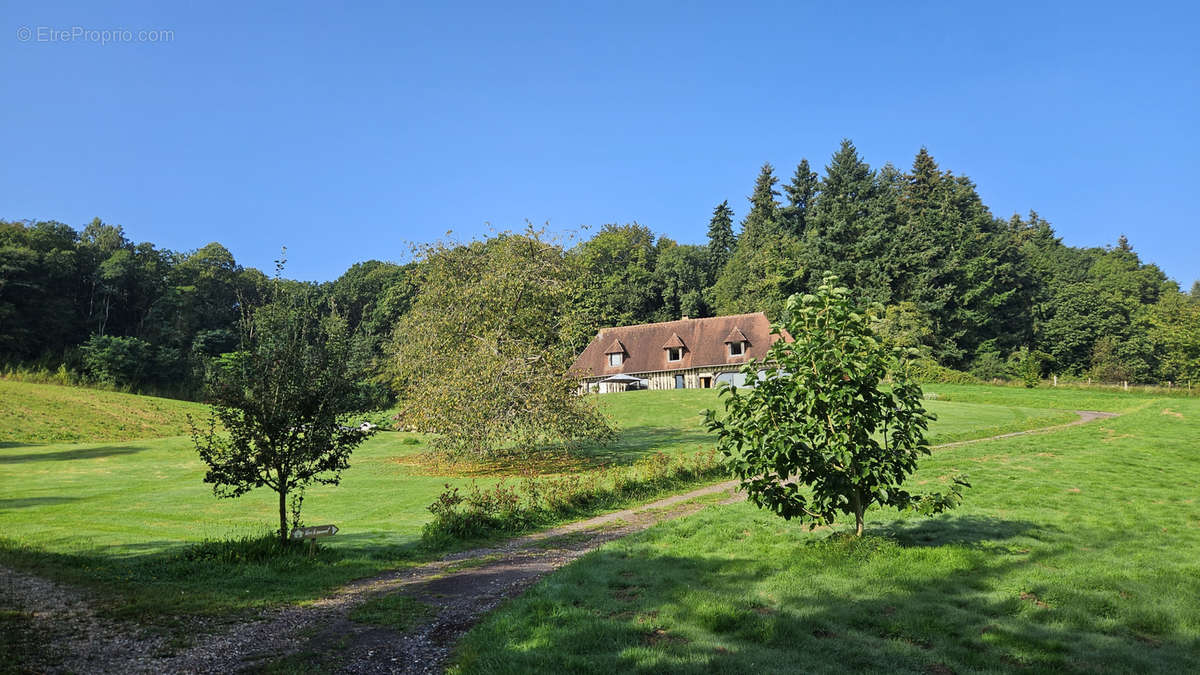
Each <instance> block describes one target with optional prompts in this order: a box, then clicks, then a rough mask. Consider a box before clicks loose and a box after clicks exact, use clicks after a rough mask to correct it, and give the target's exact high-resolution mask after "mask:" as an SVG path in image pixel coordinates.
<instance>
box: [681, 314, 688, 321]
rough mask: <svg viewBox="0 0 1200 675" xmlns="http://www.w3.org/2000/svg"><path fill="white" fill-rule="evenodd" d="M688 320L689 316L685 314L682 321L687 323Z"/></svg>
mask: <svg viewBox="0 0 1200 675" xmlns="http://www.w3.org/2000/svg"><path fill="white" fill-rule="evenodd" d="M687 320H688V315H687V314H684V315H683V318H682V319H680V321H687Z"/></svg>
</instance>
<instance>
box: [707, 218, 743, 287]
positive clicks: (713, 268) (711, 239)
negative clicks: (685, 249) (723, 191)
mask: <svg viewBox="0 0 1200 675" xmlns="http://www.w3.org/2000/svg"><path fill="white" fill-rule="evenodd" d="M735 248H737V238H736V237H735V236H734V234H733V209H731V208H729V200H728V199H726V200H725V201H723V202H721V203H720V204H717V207H716V208H715V209H713V217H712V220H711V221H709V223H708V276H709V283H712V281H713V280H715V279H716V276H717V275H718V274H720V272H721V270H722V269H724V267H725V263H727V262H729V258H730V256H732V255H733V250H734V249H735Z"/></svg>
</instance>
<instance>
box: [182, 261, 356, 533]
mask: <svg viewBox="0 0 1200 675" xmlns="http://www.w3.org/2000/svg"><path fill="white" fill-rule="evenodd" d="M275 294H276V297H275V298H274V300H272V301H271V302H270V303H268V304H266V305H264V306H262V307H259V308H257V309H254V310H253V311H252V312H251V311H247V314H246V316H245V317H243V319H242V322H241V345H240V348H239V350H238V351H236V352H233V353H229V354H224V355H222V356H221V357H219V358H217V359H214V360H213V362H212V363H211V364H210V366H209V368H208V376H207V385H208V392H209V400H210V402H211V404H212V414H211V415H210V417H209V420H208V424H207V425H206V428H203V429H201V428H198V425H197V424H195V423H194V422H192V420H191V418H190V417H189V423H191V424H192V440H193V443H194V444H195V447H196V451H197V452H198V453H199V454H200V459H202V460H203V461H204V463H205V464H207V465H208V472H207V473H206V474H205V475H204V482H205V483H212V485H213V493H214V494H216V496H218V497H240V496H241V495H243V494H245V493H247V492H249V491H250V490H252V489H254V488H258V487H264V486H266V487H269V488H271V489H272V490H274V491H275V492H276V493H278V495H279V536H280V538H281V541H282V542H283V543H284V544H285V545H286V544H287V541H288V515H289V512H288V510H289V501H288V500H289V497H290V498H291V502H290V507H291V516H292V521H293V522H292V524H293V525H297V524H298V520H299V517H300V505H301V503H302V501H303V494H304V489H305V488H306V487H308V486H309V485H311V484H313V483H317V484H322V485H336V484H337V483H338V482H339V480H340V476H341V472H342V471H343V470H344V469H346V468H347V467H348V466H349V465H350V464H349V459H350V453H351V451H352V450H353V449H354V448H355V447H357V446H358V444H359V443H361V442H362V441H363V440H365V439H366V438H367V437H368V436H369V435H370V431H366V430H363V429H360V428H359V426H358V425H357V424H355V423H354V420H352V419H351V418H350V417H348V416H349V415H350V414H352V413H357V412H363V408H364V407H367V406H368V405H369V404H368V401H370V397H369V396H363V394H362V392H361V391H360V389H361V385H360V384H359V383H358V379H357V378H356V375H357V373H356V364H357V363H360V362H361V356H362V351H363V350H361V349H359V348H358V347H359V345H357V344H356V342H357V341H356V338H355V335H354V332H353V331H352V330H351V329H350V328H349V326H347V323H346V321H345V319H343V318H342V317H340V316H338V315H337V314H336V312H333V311H331V309H332V308H329V307H323V306H321V303H320V302H319V300H318V296H317V294H316V292H315V289H311V288H292V289H287V290H285V289H284V288H283V284H282V282H279V281H278V280H276V284H275Z"/></svg>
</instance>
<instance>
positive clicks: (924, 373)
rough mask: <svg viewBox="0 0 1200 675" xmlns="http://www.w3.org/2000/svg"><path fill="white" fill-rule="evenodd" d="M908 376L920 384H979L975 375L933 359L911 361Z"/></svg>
mask: <svg viewBox="0 0 1200 675" xmlns="http://www.w3.org/2000/svg"><path fill="white" fill-rule="evenodd" d="M908 377H909V379H910V380H912V381H913V382H917V383H920V384H979V379H978V378H977V377H975V376H974V375H971V374H970V373H964V372H962V371H961V370H954V369H953V368H947V367H946V366H942V365H938V363H937V362H936V361H934V360H933V359H919V360H915V361H911V362H909V364H908Z"/></svg>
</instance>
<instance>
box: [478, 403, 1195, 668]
mask: <svg viewBox="0 0 1200 675" xmlns="http://www.w3.org/2000/svg"><path fill="white" fill-rule="evenodd" d="M1014 391H1020V390H1014ZM1005 393H1007V392H1005ZM1040 393H1041V392H1032V394H1033V395H1034V396H1035V397H1036V396H1037V395H1038V394H1040ZM1128 402H1129V400H1128V399H1125V400H1124V402H1122V401H1118V402H1117V403H1121V404H1123V403H1128ZM1071 407H1074V406H1071ZM1080 407H1082V406H1080ZM1089 407H1098V406H1097V405H1096V400H1093V401H1092V402H1090V403H1089ZM1125 407H1128V406H1125ZM1135 407H1136V408H1137V409H1136V410H1133V411H1132V412H1128V413H1127V414H1125V415H1124V416H1122V417H1120V418H1116V419H1109V420H1101V421H1097V422H1094V423H1091V424H1088V425H1083V426H1077V427H1072V428H1070V429H1066V430H1063V431H1059V432H1055V433H1053V434H1047V435H1033V436H1023V437H1017V438H1010V439H1004V440H999V441H991V442H986V443H979V444H973V445H969V446H963V447H959V448H952V449H946V450H943V451H938V452H936V453H935V454H934V456H933V457H932V458H927V459H926V460H925V462H924V464H923V465H922V466H923V468H922V469H921V471H920V472H919V473H918V474H917V475H916V476H915V479H914V481H913V482H914V486H915V487H917V488H920V487H932V486H933V485H936V484H937V483H938V482H939V478H940V477H942V476H945V475H948V474H952V473H955V472H957V471H965V472H967V473H968V474H969V475H970V478H971V481H972V483H973V484H974V488H973V489H971V490H969V491H968V492H967V496H966V502H965V504H964V505H963V506H962V507H961V508H960V509H958V510H957V511H955V512H953V513H950V514H947V515H944V516H941V517H938V518H934V519H922V518H915V517H914V518H903V517H901V518H897V516H896V514H895V512H888V511H882V512H878V511H877V512H874V513H873V514H872V516H871V519H870V521H869V524H868V535H867V536H866V537H864V538H863V539H862V540H854V539H853V538H850V537H847V536H845V535H844V534H841V533H839V532H831V531H830V530H828V529H818V530H817V531H815V532H810V531H809V530H808V529H807V528H806V527H803V526H800V525H798V524H793V523H787V522H785V521H783V520H781V519H779V518H777V517H774V516H772V515H771V514H768V513H763V512H761V511H759V510H757V509H755V508H754V507H753V506H751V505H748V504H741V505H733V506H723V507H712V508H709V509H707V510H705V511H703V512H700V513H699V514H696V515H694V516H691V517H688V518H686V519H683V520H680V521H675V522H671V523H667V524H664V525H660V526H658V527H655V528H653V529H651V530H649V531H647V532H645V533H643V534H642V535H638V536H635V537H631V538H627V539H624V540H622V541H619V542H615V543H613V544H610V545H608V546H606V547H605V548H603V549H601V550H600V551H597V552H595V553H593V554H590V555H588V556H586V557H585V558H583V559H581V560H580V561H578V562H576V563H574V564H572V565H570V566H569V567H567V568H564V569H562V570H560V571H559V572H557V573H555V574H553V575H551V576H550V577H547V578H546V579H545V580H543V581H542V582H541V583H540V584H538V585H537V586H535V587H534V588H533V589H531V590H530V591H529V592H528V593H526V595H524V596H523V597H521V598H519V599H517V600H515V601H514V602H512V603H510V604H508V605H507V606H505V607H504V608H502V609H501V610H500V611H498V612H496V613H495V614H493V615H492V616H491V617H489V618H488V619H486V620H485V621H484V622H483V623H482V624H481V625H480V626H478V627H477V628H476V629H475V630H474V631H472V632H471V633H470V634H469V635H468V637H467V638H466V639H465V641H464V642H463V643H462V645H461V647H460V649H459V651H458V654H457V659H458V662H457V666H456V667H455V672H459V673H508V672H511V673H516V672H522V673H525V672H581V673H587V672H595V673H600V672H730V673H736V672H804V673H834V672H889V673H892V672H895V673H951V672H954V673H971V672H1008V671H1013V672H1096V673H1143V672H1180V673H1182V672H1200V604H1198V603H1196V601H1195V599H1196V598H1197V597H1200V503H1198V501H1197V500H1198V499H1200V494H1198V493H1197V487H1196V486H1197V485H1200V452H1198V448H1197V443H1196V439H1197V438H1200V402H1198V401H1195V400H1180V399H1162V400H1150V399H1146V400H1142V401H1141V402H1140V403H1139V404H1138V405H1137V406H1135ZM844 528H845V525H843V526H842V529H844Z"/></svg>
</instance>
